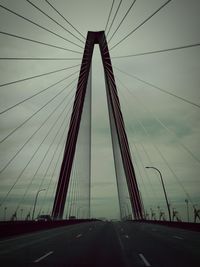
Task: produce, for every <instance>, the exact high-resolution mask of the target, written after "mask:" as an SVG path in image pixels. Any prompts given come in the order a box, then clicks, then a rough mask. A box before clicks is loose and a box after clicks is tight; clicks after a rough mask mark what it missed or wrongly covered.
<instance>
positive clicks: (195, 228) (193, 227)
mask: <svg viewBox="0 0 200 267" xmlns="http://www.w3.org/2000/svg"><path fill="white" fill-rule="evenodd" d="M132 222H142V223H153V224H159V225H165V226H169V227H177V228H182V229H187V230H192V231H200V223H192V222H189V223H188V222H169V221H155V220H133V221H132Z"/></svg>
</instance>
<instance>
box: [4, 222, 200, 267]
mask: <svg viewBox="0 0 200 267" xmlns="http://www.w3.org/2000/svg"><path fill="white" fill-rule="evenodd" d="M0 266H2V267H9V266H12V267H15V266H17V267H29V266H31V267H32V266H34V267H41V266H49V267H50V266H51V267H52V266H53V267H75V266H77V267H79V266H87V267H92V266H94V267H95V266H97V267H100V266H101V267H107V266H109V267H110V266H112V267H118V266H122V267H123V266H125V267H141V266H154V267H179V266H180V267H186V266H187V267H199V266H200V233H199V232H194V231H187V230H182V229H177V228H171V227H166V226H161V225H153V224H145V223H136V222H88V223H82V224H77V225H72V226H66V227H60V228H56V229H51V230H45V231H40V232H36V233H31V234H26V235H23V236H17V237H12V238H9V239H4V240H0Z"/></svg>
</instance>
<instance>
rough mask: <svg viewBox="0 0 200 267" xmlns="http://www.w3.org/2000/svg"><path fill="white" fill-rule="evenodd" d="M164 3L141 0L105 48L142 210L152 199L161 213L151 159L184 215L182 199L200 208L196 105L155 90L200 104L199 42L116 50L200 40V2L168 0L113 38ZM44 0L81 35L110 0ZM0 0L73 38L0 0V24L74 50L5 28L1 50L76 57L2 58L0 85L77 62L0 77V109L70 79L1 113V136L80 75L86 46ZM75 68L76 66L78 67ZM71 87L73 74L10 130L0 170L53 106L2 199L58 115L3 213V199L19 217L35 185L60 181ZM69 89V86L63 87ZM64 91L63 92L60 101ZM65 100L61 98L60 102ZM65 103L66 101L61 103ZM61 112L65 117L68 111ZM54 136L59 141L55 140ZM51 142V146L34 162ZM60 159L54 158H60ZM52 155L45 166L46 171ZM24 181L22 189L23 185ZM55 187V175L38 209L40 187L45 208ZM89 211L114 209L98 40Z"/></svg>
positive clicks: (102, 20) (13, 2)
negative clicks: (26, 39) (34, 59)
mask: <svg viewBox="0 0 200 267" xmlns="http://www.w3.org/2000/svg"><path fill="white" fill-rule="evenodd" d="M32 2H33V3H34V4H35V5H37V6H38V7H39V8H41V9H42V10H43V11H45V12H47V13H48V14H49V16H51V17H53V18H54V19H55V20H56V21H58V22H59V23H60V24H62V25H63V26H64V27H65V28H66V29H68V30H70V31H71V32H72V33H73V34H74V35H76V36H78V37H79V38H80V39H81V40H83V38H82V37H81V36H80V35H79V34H78V33H77V32H76V31H75V30H73V29H72V27H70V26H69V25H68V24H67V23H66V22H65V21H64V20H63V19H62V18H61V17H60V16H59V15H58V14H56V13H55V11H53V10H52V9H51V8H50V6H49V5H48V4H47V3H46V2H45V1H42V0H41V1H39V0H37V1H36V0H32ZM119 2H120V1H119V0H115V3H114V6H113V11H112V13H111V17H110V21H109V24H108V27H107V32H108V30H109V26H110V23H111V22H112V19H113V16H114V14H115V11H116V9H117V7H118V4H119ZM132 2H133V1H132V0H123V1H122V4H121V6H120V8H119V12H118V13H117V16H116V19H115V20H114V23H113V25H112V27H111V30H110V33H109V34H108V36H107V38H108V40H109V39H110V37H111V35H112V33H113V32H114V31H115V29H116V28H117V26H118V25H119V23H120V21H121V20H122V18H123V16H124V15H125V13H126V11H127V10H128V8H129V7H130V5H131V4H132ZM165 2H166V1H164V0H163V1H162V0H137V1H136V3H135V4H134V6H133V8H132V9H131V11H130V12H129V14H128V15H127V17H126V19H125V20H124V21H123V23H122V25H121V27H120V28H119V30H118V31H117V32H116V34H115V35H114V37H113V38H112V40H111V41H110V42H109V48H110V49H111V51H110V55H111V59H112V64H113V67H114V74H115V79H116V84H117V88H118V93H119V97H120V101H121V107H122V112H123V115H124V121H125V124H126V130H127V134H128V139H129V145H130V148H131V152H132V158H133V162H134V166H135V170H136V175H137V181H138V184H139V188H140V191H141V195H142V198H143V201H144V206H145V209H146V210H147V211H148V212H150V208H152V209H154V210H155V211H157V210H158V209H157V206H160V208H161V209H162V210H164V211H165V212H166V205H165V201H164V196H163V190H162V187H161V183H160V178H159V176H158V174H157V173H156V171H154V170H152V169H148V170H146V169H145V166H150V165H151V166H154V167H157V168H158V169H159V170H160V171H161V172H162V174H163V179H164V181H165V185H166V190H167V193H168V197H169V201H170V204H171V206H172V207H174V208H176V209H177V210H178V211H179V212H180V215H181V216H182V218H183V219H185V218H186V217H185V216H186V205H185V199H188V200H189V205H190V208H191V207H192V205H194V204H196V205H197V207H198V208H200V206H199V204H200V203H199V200H200V198H199V193H200V191H199V188H200V177H199V170H200V151H199V133H200V123H199V119H200V116H199V107H197V106H195V105H192V104H189V103H187V102H184V101H183V100H181V99H178V98H176V97H173V96H171V95H168V94H166V93H164V92H161V91H160V90H158V88H161V89H163V90H165V91H167V92H169V93H172V94H175V95H177V96H180V97H182V98H184V99H186V100H189V101H191V102H192V103H195V104H197V105H200V93H199V92H200V91H199V85H200V78H199V72H200V68H199V67H200V63H199V62H200V56H199V55H200V53H199V52H200V50H199V46H197V47H191V48H185V49H180V50H174V51H168V52H163V53H156V54H155V53H154V54H149V55H140V56H132V57H124V58H115V57H118V56H125V55H135V54H138V53H144V52H149V51H156V50H162V49H168V48H174V47H180V46H186V45H192V44H196V43H199V42H200V34H199V28H200V20H199V18H200V2H199V1H198V0H190V1H189V0H172V1H171V2H170V3H169V4H168V5H166V6H165V7H164V8H163V9H161V10H160V11H159V12H158V13H157V14H156V15H155V16H153V17H152V18H151V19H150V20H149V21H148V22H146V23H145V24H144V25H143V26H142V27H140V28H139V29H138V30H137V31H135V32H134V33H133V34H132V35H130V36H129V37H128V38H126V40H124V41H123V42H122V43H120V44H119V45H117V46H116V47H114V48H113V49H112V47H113V46H114V45H115V44H117V43H118V42H119V41H120V40H121V39H122V38H123V37H125V36H126V35H127V34H128V33H130V32H131V31H132V30H133V29H134V28H136V27H137V26H138V25H140V23H142V22H143V21H144V20H145V19H146V18H148V17H149V16H150V15H151V14H152V13H154V12H155V10H157V9H158V8H159V7H160V6H162V5H163V4H164V3H165ZM50 3H52V4H53V5H54V6H55V7H56V8H57V9H58V10H59V11H60V12H61V13H62V14H63V16H64V17H65V18H67V20H68V21H69V22H70V23H72V24H73V25H74V27H76V28H77V29H78V30H79V31H80V32H81V33H82V34H83V35H84V36H85V37H86V35H87V32H88V31H101V30H104V29H105V26H106V22H107V19H108V15H109V11H110V8H111V4H112V0H84V1H81V0H57V1H52V0H50ZM0 4H1V5H2V6H4V7H7V8H9V9H11V10H13V11H15V12H16V13H18V14H20V15H22V16H24V17H26V18H28V19H30V20H32V21H34V22H36V23H38V24H40V25H42V26H43V27H46V28H48V29H49V30H51V31H53V32H55V33H56V34H59V35H60V36H63V37H64V38H66V39H68V40H70V41H72V42H74V43H75V44H77V45H78V46H77V45H75V44H72V43H69V42H67V41H66V40H63V39H61V38H59V37H58V36H57V37H56V36H55V35H53V34H51V33H48V32H46V31H45V30H43V29H40V28H38V27H37V26H35V25H33V24H31V23H30V22H27V21H25V20H23V19H22V18H19V17H17V16H16V15H14V14H11V13H10V12H9V11H8V10H5V9H4V8H2V7H0V25H1V26H0V31H1V32H7V33H10V34H15V35H19V36H23V37H25V38H29V39H34V40H38V41H40V42H44V43H48V44H51V45H54V46H59V47H64V48H66V49H70V50H73V51H74V52H70V51H67V50H62V49H58V48H55V47H54V48H53V47H48V46H45V45H42V44H36V43H32V42H30V41H25V40H21V39H18V38H14V37H11V36H6V35H5V34H2V33H1V34H0V57H1V58H3V57H47V58H49V57H53V58H57V57H59V58H77V59H76V60H65V61H64V60H63V61H61V60H60V61H55V60H51V61H50V60H48V61H16V60H12V61H11V60H0V77H1V82H0V83H1V84H4V83H9V82H11V81H15V80H18V79H23V78H26V77H30V76H34V75H38V74H42V73H46V72H51V71H54V70H58V69H62V68H66V67H71V66H74V67H73V68H72V69H69V70H65V71H60V72H57V73H55V74H52V75H48V76H43V77H40V78H37V79H31V80H27V81H24V82H20V83H14V84H11V85H7V86H1V88H0V110H1V112H2V111H4V110H5V109H7V108H9V107H11V106H12V105H14V104H16V103H18V102H19V101H21V100H23V99H26V98H27V97H30V96H32V95H33V94H36V93H38V92H40V91H41V90H43V89H45V88H46V87H48V86H50V85H51V84H53V83H56V82H57V81H59V80H61V79H63V78H65V77H67V76H69V75H70V74H72V76H71V77H69V78H68V79H66V81H63V82H60V83H59V84H58V85H56V86H55V87H52V88H51V89H49V90H46V91H45V92H44V93H42V94H40V95H38V96H36V97H34V98H31V99H30V100H29V101H26V102H24V103H22V104H20V105H18V106H17V107H15V108H13V109H11V110H9V111H7V112H5V113H3V114H1V115H0V119H1V121H0V126H1V132H0V137H1V140H2V139H3V138H4V137H6V136H7V135H8V134H9V133H11V132H12V131H13V130H14V129H15V128H16V127H18V126H19V125H20V124H22V123H23V122H24V121H25V120H26V119H27V118H29V117H30V116H31V115H32V114H33V113H34V112H36V111H37V110H38V109H39V108H40V107H42V106H43V105H44V104H45V103H46V102H48V101H50V99H51V98H52V97H53V96H54V95H55V94H57V93H58V92H59V91H61V90H62V89H63V88H64V87H65V86H66V85H68V84H70V82H73V80H77V79H78V71H79V69H80V66H76V65H79V64H80V63H81V57H82V53H83V48H80V47H79V46H81V47H84V43H82V42H80V40H78V39H76V38H75V37H74V36H72V35H70V34H69V33H68V32H66V31H65V30H64V29H63V28H61V27H60V26H59V25H57V24H55V23H54V22H53V21H51V20H50V19H49V18H47V17H45V16H44V14H41V13H40V12H39V11H38V10H37V9H35V8H34V7H33V6H32V5H30V3H28V2H27V1H25V0H0ZM75 52H78V53H75ZM115 67H116V68H115ZM119 70H122V71H124V72H125V73H127V74H129V75H127V74H125V73H122V72H120V71H119ZM74 72H76V73H75V74H74ZM131 75H132V76H134V77H137V78H139V79H141V80H144V81H146V82H148V83H151V84H153V85H154V86H155V87H158V88H157V89H156V88H155V87H152V86H150V85H148V84H146V83H144V82H141V81H139V80H137V79H135V78H134V77H131ZM75 86H76V81H74V82H73V83H72V84H71V85H69V87H68V88H67V89H66V90H65V91H64V92H63V93H61V94H60V95H59V96H58V97H57V98H55V100H53V101H52V102H51V103H50V104H49V105H47V106H46V107H45V108H44V109H42V110H41V111H40V112H39V113H38V114H36V115H35V116H34V117H33V118H32V119H31V120H29V121H28V122H27V123H26V124H24V126H23V127H21V128H20V129H18V130H16V132H15V133H13V134H12V135H10V136H9V137H8V138H7V139H6V140H5V141H4V142H2V143H1V144H0V152H1V163H0V164H1V166H0V167H1V169H3V168H4V167H5V166H6V164H7V163H8V162H9V160H10V159H12V158H13V157H14V155H15V154H16V152H17V151H19V150H20V148H21V147H22V146H23V144H24V143H25V142H26V141H27V140H28V139H29V138H30V136H31V135H32V134H33V133H34V132H35V131H36V130H37V129H38V128H39V127H40V126H41V125H42V123H43V122H44V120H45V119H46V118H47V117H48V116H49V115H50V114H51V112H53V110H54V109H56V107H57V106H58V109H56V112H55V113H53V115H52V116H51V117H50V118H49V119H48V121H47V122H46V123H45V125H44V126H43V127H42V128H41V129H40V130H39V131H38V132H37V133H36V134H35V135H34V138H32V139H31V140H30V142H28V143H27V144H26V145H25V146H24V148H23V150H22V151H21V152H20V153H19V154H18V155H17V156H16V157H15V158H14V159H13V160H12V162H11V163H10V164H9V166H7V168H5V170H4V171H3V172H1V174H0V175H1V178H0V185H1V189H0V190H1V191H0V194H1V199H4V198H5V196H6V193H7V192H8V190H9V189H10V188H11V187H12V185H13V184H14V183H15V181H16V180H17V179H18V177H19V176H20V174H21V172H22V170H23V169H24V167H25V166H26V164H27V163H28V161H29V160H30V159H31V157H32V155H33V153H34V152H35V151H36V150H37V147H38V146H39V144H40V143H41V142H42V141H43V139H44V138H45V136H46V134H47V133H48V131H49V129H51V126H52V124H53V123H54V122H55V121H57V124H56V125H55V127H54V128H53V130H52V131H51V132H50V134H49V135H48V136H47V137H46V139H45V140H44V142H43V144H42V146H41V147H40V149H39V150H38V151H37V154H36V155H35V157H34V159H33V160H32V161H31V163H30V164H29V165H28V166H27V168H26V169H25V171H24V172H23V174H22V175H21V176H20V179H19V181H18V182H17V183H16V185H15V186H14V188H13V190H12V191H11V193H10V194H9V196H8V198H6V200H5V202H4V203H3V204H2V207H1V218H3V217H4V215H5V207H6V208H7V210H6V212H7V214H6V216H8V217H9V216H10V215H11V214H12V213H13V212H14V210H15V209H16V207H17V206H19V207H20V209H23V211H22V212H23V216H25V215H26V214H27V213H28V211H29V209H30V208H31V207H32V205H33V201H34V197H35V195H36V192H37V190H38V189H39V188H40V189H41V188H47V186H48V185H49V182H50V181H56V179H57V178H58V174H59V167H60V162H61V158H62V151H63V148H64V142H65V139H66V133H67V120H68V119H69V117H70V112H71V109H70V105H71V104H72V100H73V94H74V92H75ZM70 90H72V92H71V94H70V95H69V96H67V94H69V93H70ZM65 96H66V100H63V99H64V97H65ZM62 100H63V102H62V104H60V103H61V101H62ZM68 102H69V103H71V104H69V106H68V107H66V109H65V110H64V108H65V105H66V104H67V103H68ZM68 109H69V110H68ZM63 110H64V111H63ZM67 112H68V113H67ZM67 114H68V115H67ZM66 117H67V118H68V119H67V120H66ZM60 125H63V127H62V128H61V129H60V131H59V132H58V130H59V127H60ZM65 127H66V128H65ZM56 134H57V135H56ZM54 137H55V140H54V142H53V143H52V141H53V139H54ZM60 140H61V141H60ZM48 149H49V150H48ZM47 151H48V154H47V156H46V158H45V159H44V161H43V163H42V165H41V166H40V163H41V161H42V159H43V158H44V155H45V153H46V152H47ZM54 152H55V153H54ZM53 155H54V157H53ZM52 157H53V158H52ZM51 159H52V162H51ZM57 159H58V164H57V165H56V162H57ZM49 164H50V167H49V169H48V172H47V173H46V170H47V167H48V166H49ZM39 166H40V169H39V170H38V172H37V173H36V174H35V177H34V178H33V181H32V184H31V187H30V188H29V189H27V188H28V185H29V184H30V179H31V178H32V177H33V175H34V173H35V172H36V170H37V168H38V167H39ZM54 169H55V172H54ZM51 179H52V180H51ZM41 181H42V182H41ZM41 183H42V184H41ZM41 186H42V187H41ZM26 190H27V193H26V194H25V192H26ZM53 190H54V183H53V182H52V183H51V189H49V190H48V192H47V190H46V192H45V191H44V192H41V193H40V198H39V202H38V210H39V206H40V205H41V203H42V199H44V196H45V197H46V200H45V204H44V207H43V209H44V210H43V211H44V212H45V213H46V212H47V211H49V209H50V207H51V203H52V202H50V201H49V200H51V199H52V197H51V194H52V192H53ZM23 194H25V197H24V199H22V196H23ZM42 195H43V196H42ZM21 199H22V200H21ZM22 203H23V204H22ZM125 204H126V203H125ZM128 206H129V203H128V201H127V208H128ZM78 208H79V212H81V211H82V212H83V213H84V210H83V208H82V207H81V206H80V207H78ZM166 213H167V212H166ZM92 216H93V217H108V218H119V205H118V196H117V187H116V178H115V172H114V163H113V156H112V146H111V138H110V130H109V120H108V112H107V104H106V95H105V82H104V75H103V69H102V63H101V58H100V53H99V48H98V47H95V50H94V55H93V62H92ZM190 216H192V209H191V210H190Z"/></svg>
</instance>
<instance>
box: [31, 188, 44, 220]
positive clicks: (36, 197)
mask: <svg viewBox="0 0 200 267" xmlns="http://www.w3.org/2000/svg"><path fill="white" fill-rule="evenodd" d="M45 190H46V189H40V190H38V191H37V194H36V196H35V201H34V206H33V214H32V220H33V219H34V214H35V207H36V203H37V199H38V195H39V193H40V192H42V191H45Z"/></svg>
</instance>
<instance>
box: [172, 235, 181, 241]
mask: <svg viewBox="0 0 200 267" xmlns="http://www.w3.org/2000/svg"><path fill="white" fill-rule="evenodd" d="M173 238H176V239H180V240H183V237H180V236H177V235H174V236H173Z"/></svg>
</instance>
